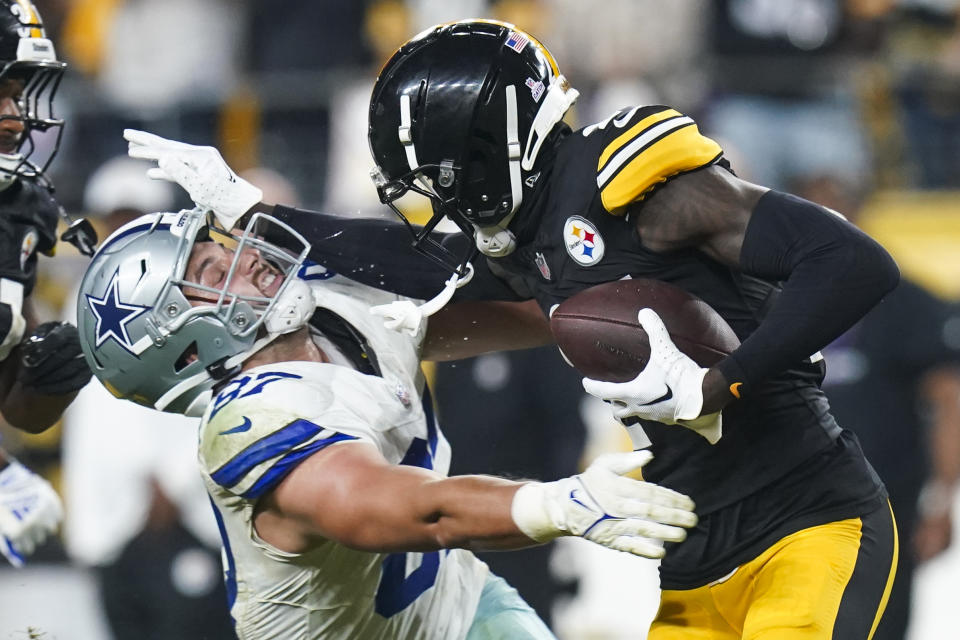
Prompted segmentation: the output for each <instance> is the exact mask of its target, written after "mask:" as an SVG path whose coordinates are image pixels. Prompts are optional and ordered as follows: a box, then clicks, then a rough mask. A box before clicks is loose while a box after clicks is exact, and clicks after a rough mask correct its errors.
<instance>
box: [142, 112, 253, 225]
mask: <svg viewBox="0 0 960 640" xmlns="http://www.w3.org/2000/svg"><path fill="white" fill-rule="evenodd" d="M123 137H124V138H125V139H126V140H127V141H128V142H129V143H130V144H129V148H128V151H127V153H128V154H129V155H130V157H131V158H141V159H144V160H153V161H154V162H156V163H157V166H156V167H154V168H152V169H148V170H147V176H149V177H150V178H153V179H155V180H169V181H170V182H175V183H177V184H179V185H180V186H181V187H183V189H184V190H185V191H186V192H187V193H188V194H189V195H190V199H191V200H193V201H194V202H195V203H196V204H197V205H199V206H200V207H201V208H203V209H209V210H210V211H212V212H213V215H214V216H215V217H216V219H217V222H218V223H219V224H220V225H221V226H222V227H223V228H224V229H226V230H228V231H229V230H230V229H232V228H233V227H234V226H235V225H236V223H237V221H238V220H239V219H240V218H241V217H242V216H243V214H245V213H247V212H248V211H250V209H252V208H253V207H255V206H256V205H257V204H259V203H260V201H261V200H262V199H263V192H262V191H261V190H260V189H258V188H257V187H255V186H253V185H252V184H250V183H249V182H247V181H246V180H244V179H243V178H241V177H239V176H237V174H235V173H234V172H233V170H232V169H230V167H229V166H227V163H226V162H225V161H224V160H223V157H222V156H221V155H220V152H219V151H217V150H216V149H214V148H213V147H200V146H196V145H192V144H186V143H183V142H177V141H175V140H167V139H166V138H161V137H160V136H156V135H153V134H152V133H147V132H146V131H137V130H136V129H124V131H123Z"/></svg>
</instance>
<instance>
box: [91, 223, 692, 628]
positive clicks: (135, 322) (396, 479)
mask: <svg viewBox="0 0 960 640" xmlns="http://www.w3.org/2000/svg"><path fill="white" fill-rule="evenodd" d="M277 234H284V235H287V236H288V237H287V239H286V241H285V242H284V243H283V244H284V246H286V247H291V246H300V247H301V248H302V250H301V251H300V252H299V254H297V255H294V254H291V253H290V252H289V251H288V250H284V249H280V248H279V247H278V246H277V245H276V244H274V243H272V242H269V241H267V240H265V239H264V238H275V237H277ZM308 250H309V246H308V245H307V244H306V242H305V241H304V240H303V239H302V238H301V237H300V236H299V235H298V234H297V233H296V232H295V231H293V230H292V229H291V228H289V227H287V226H286V225H284V224H283V223H281V222H280V221H278V220H276V219H274V218H272V217H270V216H265V215H262V214H256V215H254V216H253V218H252V220H251V221H250V223H249V224H248V225H247V227H246V229H245V230H244V231H243V232H242V233H239V234H237V235H229V234H227V233H226V232H223V231H222V230H219V229H217V228H216V227H215V226H212V225H211V224H210V220H209V219H208V218H207V216H206V215H205V214H204V213H203V212H202V211H201V210H199V209H197V210H192V211H183V212H180V213H177V214H173V213H171V214H154V215H150V216H144V217H143V218H140V219H138V220H136V221H134V222H132V223H130V224H128V225H126V226H125V227H123V228H121V229H120V230H118V231H117V232H115V233H114V234H113V235H111V236H110V237H109V238H108V239H107V240H106V241H104V243H103V245H102V246H101V247H100V249H99V250H98V252H97V254H96V256H95V257H94V259H93V261H92V262H91V265H90V268H89V270H88V271H87V273H86V275H85V277H84V280H83V283H82V285H81V291H80V295H79V300H78V320H79V328H80V335H81V342H82V344H83V348H84V353H85V355H86V357H87V360H88V362H89V364H90V366H91V368H92V369H93V370H94V373H95V375H96V376H97V377H98V378H99V379H100V380H101V381H102V382H103V383H104V385H106V386H107V388H108V389H110V390H111V391H112V392H113V393H114V394H115V395H117V396H119V397H123V398H127V399H130V400H133V401H135V402H138V403H140V404H144V405H147V406H151V407H154V408H157V409H161V410H166V411H175V412H181V413H186V414H194V415H197V414H199V413H200V412H202V413H203V420H202V424H201V427H200V438H199V460H200V464H201V470H202V473H203V477H204V479H205V481H206V483H207V487H208V490H209V492H210V495H211V497H212V503H213V508H214V511H215V513H216V516H217V519H218V521H219V523H220V528H221V533H222V536H223V559H224V569H225V578H226V581H227V587H228V594H229V606H230V611H231V614H232V617H233V619H234V622H235V625H236V630H237V633H238V636H239V637H240V638H242V639H249V638H283V639H284V640H288V639H292V638H309V639H315V638H436V639H437V640H450V639H455V638H469V639H471V640H474V639H480V638H500V637H510V638H551V637H553V636H552V634H551V633H550V631H549V630H548V629H547V628H546V626H545V625H544V624H543V623H542V621H540V620H539V618H537V617H536V614H535V613H534V612H533V611H532V610H531V609H530V608H529V607H528V606H527V605H526V604H525V603H524V602H523V601H522V599H520V597H519V596H518V595H517V594H516V592H515V591H514V590H513V589H511V588H509V587H508V586H507V585H506V583H505V582H503V581H502V580H501V579H499V578H497V577H496V576H493V575H491V574H490V573H489V571H488V569H487V567H486V565H484V564H483V563H482V562H480V561H479V560H478V559H477V558H476V557H475V556H474V555H473V554H472V553H471V551H470V550H471V549H512V548H518V547H523V546H528V545H533V544H536V543H539V542H545V541H547V540H550V539H552V538H555V537H557V536H563V535H572V536H580V537H584V538H587V539H589V540H591V541H594V542H596V543H599V544H602V545H605V546H608V547H612V548H614V549H619V550H622V551H627V552H630V553H634V554H637V555H642V556H647V557H654V558H656V557H660V556H662V554H663V542H664V541H679V540H682V539H683V538H684V536H685V531H684V527H690V526H693V525H694V524H695V523H696V516H694V514H693V507H694V505H693V503H692V502H691V501H690V500H689V498H687V497H686V496H683V495H681V494H678V493H676V492H673V491H671V490H668V489H665V488H662V487H659V486H656V485H653V484H650V483H647V482H643V481H640V480H635V479H632V478H629V477H624V476H626V475H627V474H629V473H631V472H634V471H637V470H639V468H640V467H642V466H643V465H644V464H645V463H646V462H647V461H648V460H649V459H650V455H649V453H646V452H631V453H624V454H612V455H608V456H604V457H601V458H598V459H597V460H596V461H594V463H593V464H592V465H591V466H590V467H589V468H588V469H587V470H586V471H585V472H584V473H582V474H580V475H577V476H573V477H570V478H564V479H561V480H557V481H553V482H514V481H510V480H506V479H502V478H495V477H490V476H458V477H452V478H448V477H446V472H447V468H448V465H449V460H450V448H449V445H448V444H447V442H446V440H445V439H444V437H443V434H442V433H441V432H440V430H439V428H438V426H437V423H436V421H435V419H434V415H433V408H432V404H431V401H430V397H429V393H428V391H427V388H426V385H425V383H424V378H423V375H422V373H421V371H420V367H419V362H420V359H421V357H426V358H431V357H432V358H441V357H450V356H453V355H456V356H465V355H470V354H471V353H476V352H477V351H478V350H482V349H483V342H484V341H483V340H482V339H481V340H475V341H474V342H475V343H476V346H470V345H469V342H468V344H467V345H458V346H457V348H456V349H451V348H449V345H450V341H449V340H446V339H445V338H447V337H449V336H445V335H443V332H444V331H445V330H447V329H446V328H448V327H450V326H451V325H455V324H456V322H457V319H453V318H446V319H444V317H443V316H442V315H441V316H439V317H435V318H436V320H435V321H432V322H433V325H432V326H431V327H427V326H426V322H424V323H423V324H422V326H421V327H419V328H418V330H417V331H416V332H414V335H409V334H407V333H398V332H395V331H390V330H388V329H386V328H385V327H384V325H383V322H382V321H381V320H380V319H379V318H377V317H375V316H373V315H371V314H370V312H369V308H370V306H371V305H380V304H384V303H388V302H390V301H392V300H396V299H397V296H395V295H393V294H388V293H385V292H382V291H378V290H375V289H371V288H368V287H365V286H363V285H359V284H357V283H356V282H353V281H351V280H348V279H346V278H343V277H341V276H337V275H336V274H333V273H330V272H327V271H324V270H323V269H322V268H320V267H318V266H316V265H312V264H311V263H309V262H305V259H304V257H305V256H306V255H307V252H308ZM517 312H522V311H517V310H515V309H514V310H511V309H510V308H509V307H508V306H505V307H504V313H503V314H501V315H500V317H499V321H500V323H501V324H500V325H499V326H497V325H496V324H495V323H494V320H491V319H487V320H486V322H489V323H490V324H489V326H488V327H487V329H488V330H490V331H495V330H502V329H503V328H504V323H508V322H509V321H510V317H511V313H517ZM524 339H537V340H540V339H543V336H542V335H541V336H538V337H535V338H534V337H532V336H527V337H526V338H524Z"/></svg>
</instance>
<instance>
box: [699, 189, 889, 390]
mask: <svg viewBox="0 0 960 640" xmlns="http://www.w3.org/2000/svg"><path fill="white" fill-rule="evenodd" d="M740 263H741V268H742V269H743V271H744V273H747V274H750V275H755V276H758V277H761V278H764V279H767V280H771V281H783V283H784V284H783V290H782V292H781V293H780V295H779V296H778V298H777V300H776V302H775V303H774V304H773V305H772V307H771V308H770V310H769V312H768V313H767V315H766V317H765V318H764V319H763V320H762V322H761V324H760V326H759V327H758V328H757V330H756V331H754V332H753V334H752V335H750V336H749V337H748V338H747V339H746V340H745V341H744V342H743V344H742V345H741V346H740V347H739V348H738V349H737V350H736V351H735V352H734V353H733V354H732V355H731V356H730V357H728V358H726V359H724V360H723V361H722V362H721V363H720V364H719V365H718V366H717V368H718V369H719V371H720V372H721V373H722V374H723V377H724V379H725V382H726V384H727V385H730V384H733V383H737V382H742V383H743V385H742V388H741V389H740V392H741V393H749V389H750V386H751V385H755V384H758V383H760V382H762V381H763V380H764V379H766V378H768V377H769V376H771V375H775V374H777V373H778V372H780V371H782V370H784V369H786V368H788V367H790V366H792V365H794V364H796V363H798V362H800V361H801V360H803V359H804V358H806V357H809V356H810V355H812V354H813V353H815V352H816V351H818V350H819V349H822V348H823V347H824V346H825V345H827V344H829V343H830V342H831V341H832V340H834V339H835V338H836V337H838V336H839V335H840V334H842V333H843V332H844V331H846V330H847V329H849V328H850V327H851V326H853V324H854V323H855V322H856V321H857V320H859V319H860V318H861V317H862V316H863V314H865V313H866V312H867V311H869V310H870V309H871V308H872V307H873V306H874V305H875V304H876V303H877V302H879V301H880V299H881V298H882V297H883V296H884V295H885V294H887V293H888V292H889V291H890V290H892V289H893V288H894V287H895V286H896V284H897V282H898V281H899V277H900V273H899V270H898V269H897V266H896V263H895V262H894V261H893V259H892V258H891V257H890V255H889V254H888V253H887V252H886V251H885V250H884V249H883V248H882V247H881V246H880V245H879V244H877V243H876V242H875V241H874V240H872V239H871V238H870V237H869V236H867V235H866V234H864V233H862V232H861V231H859V230H858V229H856V227H854V226H853V225H851V224H849V223H848V222H846V221H845V220H843V219H842V218H840V217H839V216H837V215H835V214H834V213H832V212H830V211H828V210H826V209H824V208H823V207H820V206H819V205H815V204H813V203H811V202H807V201H805V200H802V199H800V198H795V197H793V196H789V195H787V194H782V193H778V192H775V191H770V192H768V193H767V194H765V195H764V196H763V198H761V200H760V202H759V203H758V204H757V207H756V209H755V210H754V213H753V216H752V217H751V220H750V223H749V225H748V227H747V230H746V235H745V238H744V241H743V247H742V249H741V254H740ZM726 398H727V399H731V398H732V396H730V395H729V394H727V396H726ZM705 399H707V398H706V397H705ZM709 400H710V401H711V402H714V401H716V398H711V399H709ZM705 408H710V406H709V405H705Z"/></svg>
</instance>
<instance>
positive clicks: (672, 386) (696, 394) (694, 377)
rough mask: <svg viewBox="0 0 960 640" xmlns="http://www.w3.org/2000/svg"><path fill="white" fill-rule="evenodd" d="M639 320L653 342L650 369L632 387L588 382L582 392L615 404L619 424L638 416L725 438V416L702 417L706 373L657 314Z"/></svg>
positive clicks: (712, 437)
mask: <svg viewBox="0 0 960 640" xmlns="http://www.w3.org/2000/svg"><path fill="white" fill-rule="evenodd" d="M637 318H638V320H639V321H640V325H641V326H642V327H643V330H644V331H645V332H646V333H647V338H648V339H649V341H650V361H649V362H648V363H647V366H646V367H644V369H643V371H641V372H640V375H638V376H637V377H636V378H634V379H633V380H630V381H629V382H605V381H602V380H593V379H591V378H584V379H583V388H584V389H585V390H586V391H587V393H589V394H590V395H593V396H596V397H598V398H600V399H601V400H604V401H606V402H608V403H610V405H611V406H612V407H613V414H614V416H615V417H616V418H617V419H618V420H621V421H623V420H625V419H628V418H631V417H637V418H643V419H644V420H652V421H654V422H661V423H663V424H671V425H672V424H676V425H680V426H682V427H686V428H688V429H691V430H693V431H695V432H697V433H698V434H700V435H701V436H703V437H704V438H706V439H707V441H708V442H709V443H710V444H716V443H717V441H718V440H720V436H721V435H722V433H723V431H722V427H723V419H722V418H723V416H722V415H721V413H720V412H719V411H717V412H716V413H710V414H707V415H700V412H701V410H702V409H703V377H704V376H705V375H706V373H707V369H705V368H703V367H701V366H700V365H698V364H697V363H696V362H694V361H693V360H691V359H690V357H689V356H687V355H685V354H684V353H683V352H681V351H680V350H679V349H677V346H676V345H675V344H673V340H671V339H670V333H669V332H668V331H667V328H666V326H664V324H663V320H661V319H660V316H659V315H657V313H656V311H654V310H653V309H641V310H640V313H639V314H638V315H637Z"/></svg>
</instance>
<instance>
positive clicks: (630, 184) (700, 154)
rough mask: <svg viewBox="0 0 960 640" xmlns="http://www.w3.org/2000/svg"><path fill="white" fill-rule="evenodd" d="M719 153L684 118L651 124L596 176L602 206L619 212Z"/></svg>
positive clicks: (714, 158)
mask: <svg viewBox="0 0 960 640" xmlns="http://www.w3.org/2000/svg"><path fill="white" fill-rule="evenodd" d="M657 115H659V114H657ZM722 153H723V149H721V148H720V145H719V144H717V143H716V142H715V141H713V140H711V139H710V138H707V137H706V136H704V135H702V134H701V133H700V131H699V129H697V125H696V124H695V123H694V122H693V120H692V119H690V118H688V117H686V116H682V117H679V118H672V119H668V120H665V121H662V122H660V123H659V124H654V126H653V127H650V128H649V129H648V130H647V131H646V132H645V133H643V134H642V135H640V136H638V137H637V138H635V139H634V140H633V141H632V142H631V143H629V144H627V145H626V146H625V147H623V148H622V149H621V150H620V151H619V152H617V153H616V154H614V155H613V157H612V158H611V159H610V161H609V162H608V163H607V165H606V166H605V167H604V168H603V170H602V171H601V172H600V173H599V174H598V175H597V187H598V188H599V189H600V196H601V201H602V202H603V206H604V208H605V209H606V210H607V211H616V210H618V209H621V208H622V207H624V206H626V205H628V204H630V203H631V202H633V201H635V200H639V199H642V198H643V196H644V195H645V194H646V193H647V192H648V191H650V190H651V189H653V187H655V186H656V185H658V184H660V183H662V182H665V181H666V180H667V179H668V178H670V177H672V176H675V175H677V174H678V173H683V172H685V171H691V170H693V169H698V168H700V167H703V166H706V165H708V164H710V163H711V162H714V161H715V160H716V159H717V158H718V157H720V155H721V154H722Z"/></svg>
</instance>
